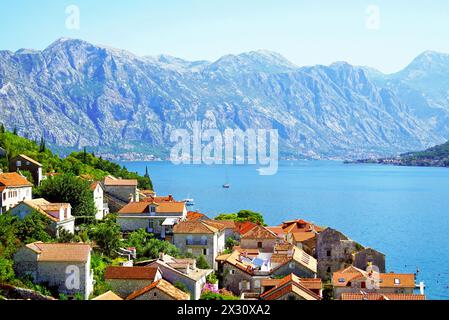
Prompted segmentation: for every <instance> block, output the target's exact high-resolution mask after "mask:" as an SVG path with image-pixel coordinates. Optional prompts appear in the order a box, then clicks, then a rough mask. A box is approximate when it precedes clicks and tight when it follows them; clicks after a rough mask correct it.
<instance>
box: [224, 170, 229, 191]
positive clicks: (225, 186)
mask: <svg viewBox="0 0 449 320" xmlns="http://www.w3.org/2000/svg"><path fill="white" fill-rule="evenodd" d="M230 188H231V185H230V184H229V176H228V168H226V183H225V184H224V185H223V189H230Z"/></svg>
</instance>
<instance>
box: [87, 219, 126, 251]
mask: <svg viewBox="0 0 449 320" xmlns="http://www.w3.org/2000/svg"><path fill="white" fill-rule="evenodd" d="M114 218H115V217H113V216H112V215H109V216H108V217H107V218H106V219H105V220H104V221H102V222H99V223H98V224H96V225H94V226H93V227H92V228H91V230H90V232H89V237H90V238H91V239H92V240H94V241H95V242H96V243H97V245H98V247H99V248H100V250H101V252H102V253H104V254H105V255H107V256H108V257H113V256H115V255H116V251H117V250H118V249H119V248H120V244H121V240H122V233H121V230H120V226H119V225H118V224H117V223H116V221H115V219H114Z"/></svg>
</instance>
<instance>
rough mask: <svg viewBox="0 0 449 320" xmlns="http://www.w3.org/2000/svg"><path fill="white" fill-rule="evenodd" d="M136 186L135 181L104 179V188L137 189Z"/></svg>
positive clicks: (136, 182)
mask: <svg viewBox="0 0 449 320" xmlns="http://www.w3.org/2000/svg"><path fill="white" fill-rule="evenodd" d="M138 184H139V183H138V181H137V179H114V178H112V177H106V178H105V179H104V185H105V186H122V187H137V185H138Z"/></svg>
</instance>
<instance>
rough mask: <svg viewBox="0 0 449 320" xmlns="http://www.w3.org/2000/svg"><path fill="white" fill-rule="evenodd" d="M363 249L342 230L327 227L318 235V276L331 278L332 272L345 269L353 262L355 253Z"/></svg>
mask: <svg viewBox="0 0 449 320" xmlns="http://www.w3.org/2000/svg"><path fill="white" fill-rule="evenodd" d="M360 249H363V247H362V246H360V245H358V244H357V243H356V242H355V241H353V240H351V239H349V238H348V237H346V236H345V235H344V234H342V233H341V232H339V231H337V230H334V229H331V228H327V229H326V230H324V231H322V232H320V233H319V234H318V235H317V244H316V255H317V260H318V276H319V277H320V278H321V279H323V280H330V279H331V278H332V273H334V272H336V271H338V270H341V269H344V268H346V267H348V266H350V265H352V262H353V253H355V252H358V251H360Z"/></svg>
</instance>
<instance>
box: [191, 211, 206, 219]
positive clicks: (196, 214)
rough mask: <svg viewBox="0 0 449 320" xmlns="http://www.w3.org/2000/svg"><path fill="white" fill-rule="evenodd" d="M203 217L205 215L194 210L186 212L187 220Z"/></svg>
mask: <svg viewBox="0 0 449 320" xmlns="http://www.w3.org/2000/svg"><path fill="white" fill-rule="evenodd" d="M205 217H206V215H204V214H202V213H199V212H194V211H189V212H187V220H188V221H195V220H200V219H202V218H205Z"/></svg>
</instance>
